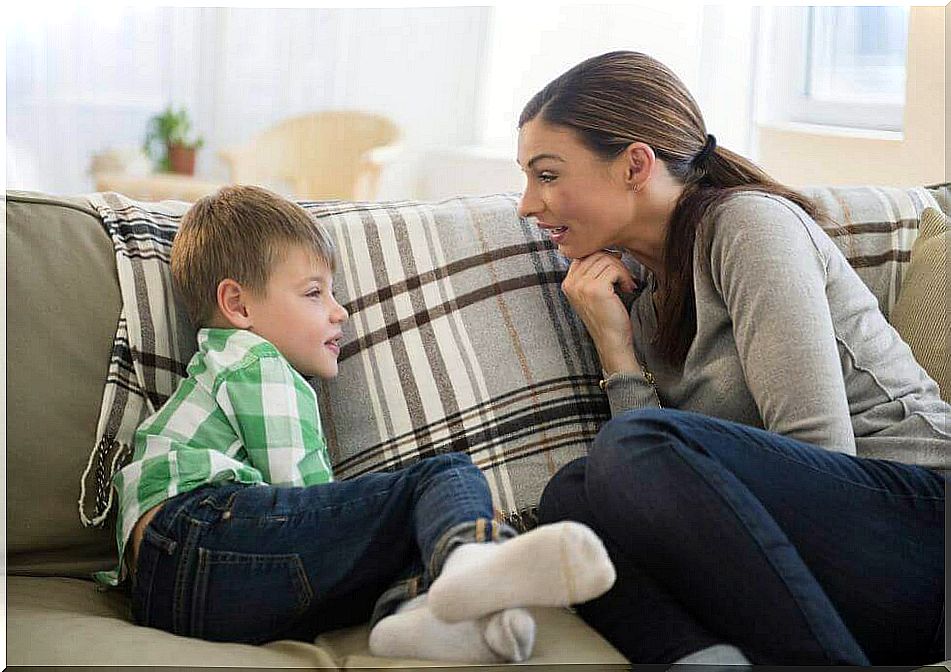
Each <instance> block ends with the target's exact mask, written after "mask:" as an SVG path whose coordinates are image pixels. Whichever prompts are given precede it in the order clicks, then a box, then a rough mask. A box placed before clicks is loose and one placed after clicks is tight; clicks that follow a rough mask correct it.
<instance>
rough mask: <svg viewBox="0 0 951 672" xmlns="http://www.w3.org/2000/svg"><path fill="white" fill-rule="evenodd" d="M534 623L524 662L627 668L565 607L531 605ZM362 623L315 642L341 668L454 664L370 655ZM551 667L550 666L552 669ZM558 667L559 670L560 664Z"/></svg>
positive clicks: (612, 649) (448, 665)
mask: <svg viewBox="0 0 951 672" xmlns="http://www.w3.org/2000/svg"><path fill="white" fill-rule="evenodd" d="M531 612H532V615H533V616H534V617H535V623H536V625H537V630H536V637H535V651H534V654H533V655H532V657H531V658H530V659H529V660H528V661H526V664H527V665H531V666H533V668H534V669H538V668H537V667H535V666H538V665H552V666H555V665H559V666H560V665H565V666H568V665H586V666H590V665H596V666H597V669H598V670H605V671H607V670H629V669H630V664H629V663H628V662H627V659H626V658H624V656H622V655H621V654H620V653H618V651H617V650H616V649H615V648H614V647H612V646H611V645H610V644H608V642H607V641H606V640H605V639H604V638H602V637H601V636H600V635H599V634H598V633H596V632H595V631H594V630H593V629H591V628H590V627H589V626H588V625H587V624H586V623H585V622H584V621H582V620H581V618H580V617H579V616H577V615H575V614H573V613H571V612H570V611H568V610H567V609H548V608H533V609H531ZM368 637H369V632H368V629H367V626H366V625H361V626H357V627H353V628H347V629H345V630H335V631H334V632H330V633H326V634H323V635H321V636H320V637H318V638H317V645H318V646H319V647H320V648H321V649H324V650H326V651H332V652H333V654H334V657H335V658H336V659H337V661H338V662H339V663H340V664H341V667H343V668H345V669H353V668H368V667H371V668H372V667H376V668H381V667H387V668H388V667H403V668H412V669H419V668H422V667H432V666H434V665H438V666H440V667H457V665H453V664H452V663H446V662H433V661H421V660H409V659H396V658H376V657H374V656H372V655H370V650H369V646H368V645H367V638H368ZM552 669H554V667H553V668H552ZM558 669H561V668H560V667H559V668H558Z"/></svg>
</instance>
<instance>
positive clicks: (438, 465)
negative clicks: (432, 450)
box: [418, 453, 477, 472]
mask: <svg viewBox="0 0 951 672" xmlns="http://www.w3.org/2000/svg"><path fill="white" fill-rule="evenodd" d="M418 464H419V465H420V466H421V467H422V468H424V469H425V470H426V471H430V472H441V471H448V470H450V469H476V468H477V467H476V466H475V465H474V464H472V458H471V457H469V455H468V454H466V453H441V454H439V455H433V456H432V457H427V458H425V459H423V460H422V461H421V462H419V463H418Z"/></svg>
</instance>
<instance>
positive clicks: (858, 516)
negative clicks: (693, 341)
mask: <svg viewBox="0 0 951 672" xmlns="http://www.w3.org/2000/svg"><path fill="white" fill-rule="evenodd" d="M944 500H945V479H944V477H943V476H941V475H939V474H938V473H936V472H934V471H931V470H928V469H925V468H921V467H915V466H910V465H905V464H899V463H897V462H889V461H885V460H872V459H861V458H856V457H851V456H847V455H842V454H839V453H832V452H829V451H826V450H823V449H820V448H817V447H815V446H811V445H808V444H805V443H801V442H798V441H794V440H792V439H789V438H786V437H783V436H780V435H778V434H773V433H770V432H765V431H762V430H758V429H755V428H751V427H747V426H745V425H740V424H736V423H732V422H726V421H723V420H718V419H715V418H710V417H706V416H702V415H699V414H695V413H687V412H681V411H675V410H667V409H650V410H637V411H630V412H627V413H624V414H622V415H619V416H618V417H616V418H614V419H612V420H611V421H610V422H608V423H607V424H606V425H605V426H604V427H603V428H602V431H601V432H600V434H599V435H598V437H597V439H596V440H595V442H594V445H593V446H592V448H591V450H590V452H589V455H588V457H587V458H581V459H578V460H576V461H574V462H571V463H570V464H568V465H566V466H565V467H564V468H562V469H561V470H560V471H559V472H558V473H557V474H556V475H555V477H554V478H553V479H552V480H551V482H550V483H549V484H548V486H547V488H546V490H545V493H544V495H543V497H542V501H541V505H540V511H539V517H540V521H541V522H542V523H550V522H555V521H558V520H565V519H570V520H577V521H580V522H583V523H586V524H587V525H589V526H590V527H591V528H593V529H594V530H595V531H596V532H597V533H598V534H599V535H600V536H601V538H602V539H603V540H604V542H605V544H606V546H607V548H608V550H609V552H610V554H611V557H612V559H613V561H614V564H615V567H616V568H617V571H618V580H617V583H616V584H615V586H614V588H612V589H611V591H609V592H608V593H607V594H605V595H604V596H602V597H600V598H598V599H595V600H593V601H591V602H588V603H585V604H583V605H579V606H578V612H579V614H580V615H581V616H582V617H583V618H584V619H585V620H586V621H587V622H588V623H589V624H590V625H591V626H593V627H594V628H595V629H596V630H598V631H599V632H600V633H601V634H602V635H603V636H604V637H605V638H606V639H607V640H608V641H610V642H611V643H612V644H613V645H614V646H615V647H616V648H618V649H619V650H620V651H621V652H622V653H623V654H624V655H625V656H626V657H627V658H628V659H629V660H630V661H631V662H634V663H662V662H668V663H669V662H673V661H675V660H677V659H678V658H680V657H682V656H685V655H687V654H689V653H692V652H694V651H697V650H700V649H703V648H706V647H707V646H710V645H712V644H715V643H720V642H725V643H729V644H733V645H734V646H737V647H738V648H740V649H741V650H742V651H743V652H744V653H745V654H746V656H747V658H749V659H750V660H751V661H752V662H753V663H757V664H774V665H782V664H855V665H867V664H870V663H871V664H877V665H886V664H895V665H917V664H925V663H935V662H937V661H939V660H943V659H944Z"/></svg>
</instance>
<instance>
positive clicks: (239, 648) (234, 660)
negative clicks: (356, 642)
mask: <svg viewBox="0 0 951 672" xmlns="http://www.w3.org/2000/svg"><path fill="white" fill-rule="evenodd" d="M7 664H9V665H89V666H92V665H97V666H98V665H114V666H120V667H127V666H133V665H155V666H159V665H161V666H166V665H169V666H173V667H178V666H181V667H191V666H195V667H212V666H214V667H219V666H220V667H229V666H234V667H257V668H261V669H264V668H269V667H336V666H337V665H336V662H335V661H334V659H333V658H332V657H331V656H330V654H328V653H327V652H326V651H323V650H322V649H320V648H318V647H316V646H313V645H310V644H305V643H301V642H287V641H282V642H273V643H271V644H267V645H265V646H250V645H246V644H221V643H216V642H206V641H203V640H200V639H190V638H187V637H178V636H175V635H170V634H168V633H166V632H162V631H161V630H155V629H153V628H143V627H139V626H137V625H134V624H133V623H132V622H131V620H130V616H129V600H128V598H126V597H125V595H123V594H122V593H120V592H118V591H106V592H102V591H99V590H97V589H96V586H95V584H93V583H92V582H91V581H83V580H77V579H63V578H33V577H10V578H9V580H8V581H7Z"/></svg>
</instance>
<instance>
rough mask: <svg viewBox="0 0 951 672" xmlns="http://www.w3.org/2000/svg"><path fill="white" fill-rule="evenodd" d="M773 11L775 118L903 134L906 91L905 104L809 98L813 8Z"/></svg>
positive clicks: (905, 94)
mask: <svg viewBox="0 0 951 672" xmlns="http://www.w3.org/2000/svg"><path fill="white" fill-rule="evenodd" d="M771 10H772V11H771V13H772V15H773V16H772V22H773V26H772V28H773V30H772V34H773V37H774V39H773V41H772V43H773V45H774V47H773V48H774V52H773V57H774V58H773V59H772V60H773V66H774V67H773V72H774V80H773V81H774V86H773V87H772V88H774V93H775V94H776V96H775V98H774V103H773V104H772V108H773V111H774V114H773V116H779V117H782V118H783V121H787V122H794V123H803V124H813V125H817V126H832V127H843V128H850V129H859V130H865V131H891V132H894V131H898V132H901V131H902V130H903V127H904V113H905V102H904V101H905V100H906V99H907V88H906V91H905V92H903V94H902V99H903V102H902V103H887V102H872V101H869V102H857V101H836V100H821V99H816V98H813V97H812V96H810V95H809V94H808V91H807V88H808V87H807V82H808V79H807V78H808V76H809V69H810V67H811V63H810V59H811V56H812V54H811V51H812V49H811V44H810V39H811V36H810V15H811V12H812V10H813V7H809V6H804V7H774V8H771ZM767 34H769V33H767ZM905 67H906V68H907V53H906V62H905ZM906 81H907V77H906ZM775 82H779V84H775ZM906 87H907V85H906Z"/></svg>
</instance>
